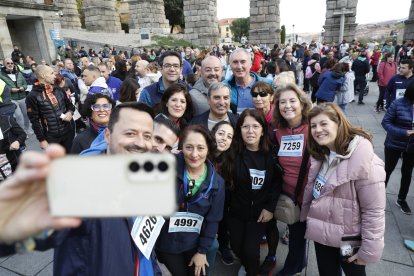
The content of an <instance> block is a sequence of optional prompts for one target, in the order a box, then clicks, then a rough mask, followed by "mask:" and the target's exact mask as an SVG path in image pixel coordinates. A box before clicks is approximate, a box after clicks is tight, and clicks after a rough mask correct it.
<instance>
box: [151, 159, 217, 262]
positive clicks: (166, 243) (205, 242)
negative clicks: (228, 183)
mask: <svg viewBox="0 0 414 276" xmlns="http://www.w3.org/2000/svg"><path fill="white" fill-rule="evenodd" d="M206 165H207V177H206V179H205V180H204V182H203V183H202V184H201V186H200V188H199V190H198V191H197V193H195V194H194V195H193V196H192V197H191V198H190V199H189V203H188V207H187V208H186V204H185V198H184V189H183V186H184V185H183V183H184V179H183V178H184V170H185V161H184V155H183V154H182V153H180V154H178V155H177V182H176V183H177V204H178V206H179V212H186V211H187V212H190V213H194V214H198V215H201V216H203V217H204V220H203V224H202V226H201V231H200V234H198V233H189V232H173V233H169V232H168V228H169V222H170V219H169V218H168V219H166V220H165V223H164V225H163V227H162V229H161V233H160V235H159V237H158V239H157V244H156V249H157V250H159V251H162V252H166V253H171V254H178V253H182V252H185V251H188V250H191V249H194V248H197V251H198V252H199V253H202V254H206V253H207V251H208V249H209V248H210V246H211V245H212V243H213V240H214V238H215V237H216V234H217V230H218V224H219V222H220V221H221V219H222V217H223V209H224V197H225V194H224V193H225V192H224V190H225V185H224V180H223V178H221V176H220V175H219V174H218V173H217V172H216V171H215V169H214V166H213V164H212V163H211V162H210V161H207V163H206ZM210 184H211V188H210V191H209V192H208V193H206V192H207V190H208V188H209V185H210ZM201 193H206V194H205V196H204V198H202V199H201V200H198V201H197V198H198V197H199V196H200V194H201Z"/></svg>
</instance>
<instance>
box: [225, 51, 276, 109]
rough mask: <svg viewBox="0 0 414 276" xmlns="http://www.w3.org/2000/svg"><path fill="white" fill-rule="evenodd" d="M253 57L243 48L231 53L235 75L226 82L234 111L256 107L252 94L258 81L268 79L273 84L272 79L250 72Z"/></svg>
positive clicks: (231, 63)
mask: <svg viewBox="0 0 414 276" xmlns="http://www.w3.org/2000/svg"><path fill="white" fill-rule="evenodd" d="M251 67H252V58H251V56H250V53H248V52H247V51H246V50H245V49H243V48H238V49H236V50H235V51H233V53H231V55H230V68H231V71H232V72H233V76H232V77H231V78H230V79H229V80H225V81H224V83H225V84H226V85H227V86H228V87H229V88H230V92H231V103H230V109H231V111H232V112H233V113H242V112H243V110H245V109H246V108H254V104H253V97H252V95H251V94H250V90H252V87H253V85H254V84H255V83H256V81H266V82H268V83H269V84H270V85H272V81H271V80H269V79H265V78H262V77H260V76H259V75H257V74H256V73H254V72H250V68H251Z"/></svg>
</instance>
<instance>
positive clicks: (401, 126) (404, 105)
mask: <svg viewBox="0 0 414 276" xmlns="http://www.w3.org/2000/svg"><path fill="white" fill-rule="evenodd" d="M412 123H413V105H412V104H411V103H410V102H409V101H408V100H407V99H406V98H401V99H398V100H395V101H394V102H393V103H392V104H391V105H390V107H389V108H388V109H387V113H385V115H384V118H383V119H382V123H381V124H382V127H383V128H384V129H385V130H386V131H387V137H386V138H385V142H384V146H385V147H386V148H388V149H393V150H398V151H401V152H408V153H414V137H413V136H412V135H411V136H407V130H411V129H413V128H412Z"/></svg>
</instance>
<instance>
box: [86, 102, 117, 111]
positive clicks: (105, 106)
mask: <svg viewBox="0 0 414 276" xmlns="http://www.w3.org/2000/svg"><path fill="white" fill-rule="evenodd" d="M91 109H92V111H101V110H105V111H108V110H111V109H112V104H110V103H107V104H93V105H91Z"/></svg>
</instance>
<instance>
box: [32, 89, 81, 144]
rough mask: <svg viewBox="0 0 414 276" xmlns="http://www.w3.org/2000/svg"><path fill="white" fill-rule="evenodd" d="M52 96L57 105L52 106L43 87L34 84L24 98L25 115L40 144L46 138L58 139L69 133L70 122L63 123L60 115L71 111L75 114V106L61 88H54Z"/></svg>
mask: <svg viewBox="0 0 414 276" xmlns="http://www.w3.org/2000/svg"><path fill="white" fill-rule="evenodd" d="M53 94H54V95H55V97H56V100H57V102H58V103H57V105H56V106H54V105H52V103H51V101H50V99H49V98H48V97H47V96H46V92H45V86H44V85H43V84H40V83H36V84H35V85H34V86H33V89H32V91H31V92H30V93H29V95H27V97H26V106H27V115H28V117H29V120H30V122H31V123H32V128H33V131H34V133H35V134H36V138H37V139H38V140H39V141H40V142H41V141H43V140H47V137H50V136H51V137H60V136H63V135H65V134H67V133H68V132H70V131H71V128H72V126H71V124H70V122H66V121H63V120H62V119H61V118H60V115H62V114H65V113H66V112H68V111H71V112H72V114H73V113H74V112H75V106H74V105H73V104H72V102H71V100H70V99H69V98H68V97H67V96H66V92H64V91H63V90H62V89H61V88H59V87H55V88H54V90H53Z"/></svg>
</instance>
